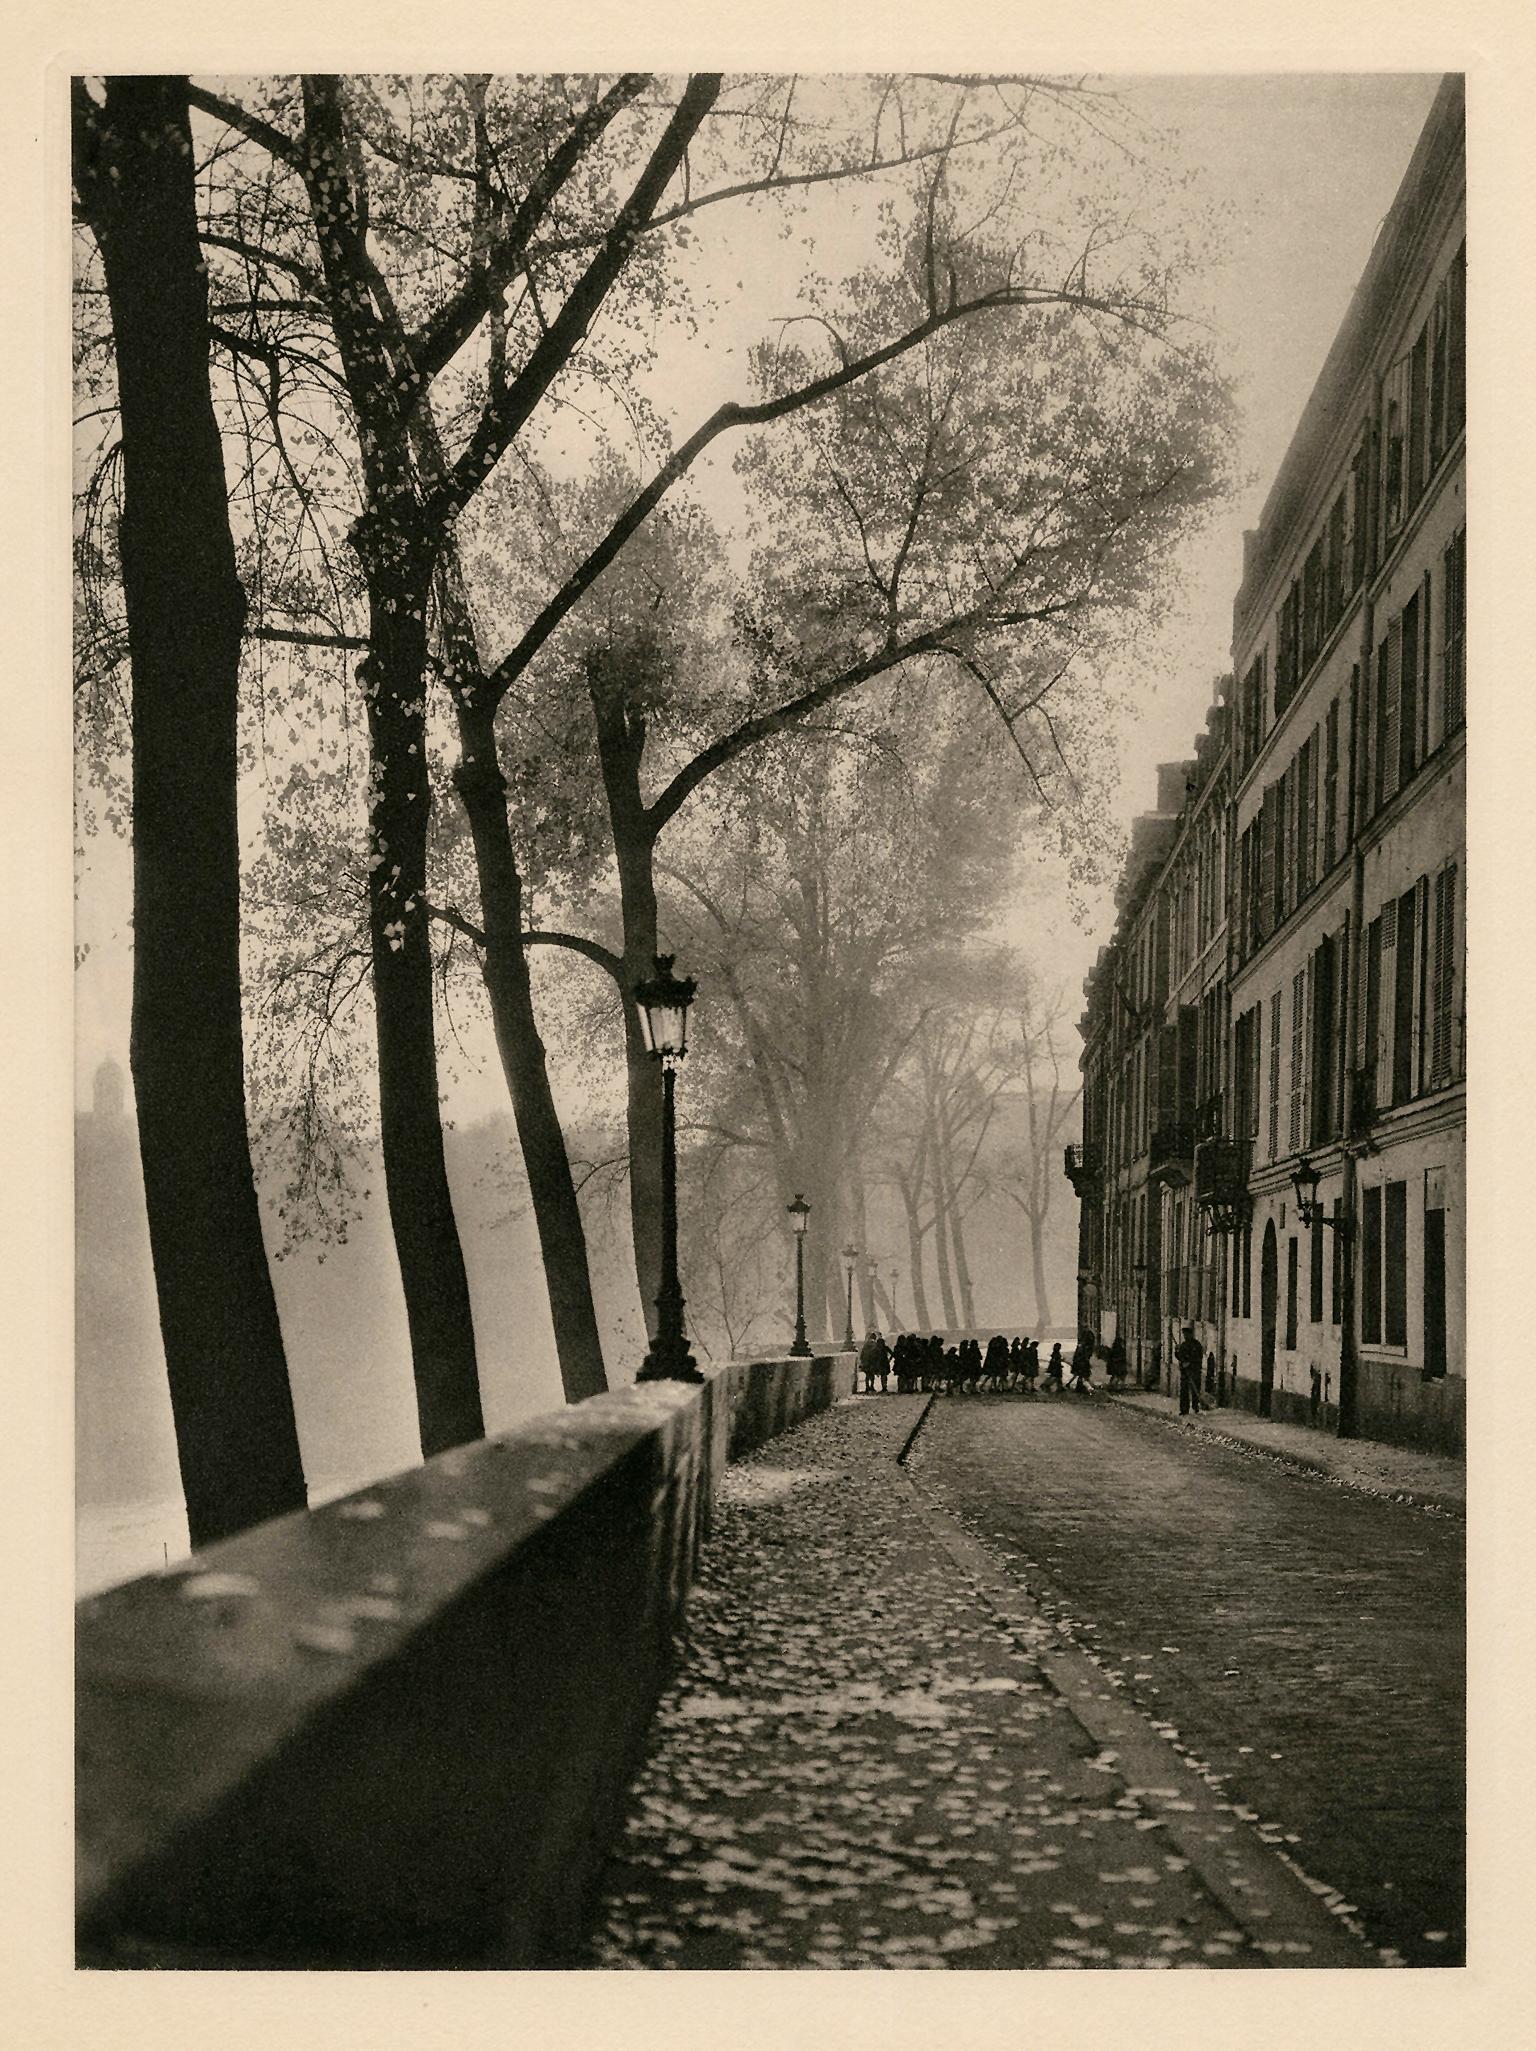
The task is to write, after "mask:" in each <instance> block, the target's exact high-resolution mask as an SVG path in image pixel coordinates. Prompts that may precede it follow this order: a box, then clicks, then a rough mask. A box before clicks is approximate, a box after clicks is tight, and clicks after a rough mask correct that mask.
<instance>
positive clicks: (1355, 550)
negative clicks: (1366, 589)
mask: <svg viewBox="0 0 1536 2051" xmlns="http://www.w3.org/2000/svg"><path fill="white" fill-rule="evenodd" d="M1370 463H1371V430H1370V427H1369V426H1368V425H1367V426H1366V427H1365V428H1364V429H1363V430H1362V432H1361V436H1360V444H1359V447H1358V448H1357V449H1356V450H1355V458H1354V461H1353V462H1352V463H1351V464H1350V466H1349V520H1348V531H1347V536H1346V539H1347V543H1348V548H1349V588H1350V590H1351V592H1354V591H1358V590H1359V588H1360V586H1361V585H1362V584H1363V583H1364V581H1365V547H1366V540H1367V538H1368V533H1369V525H1368V522H1367V520H1366V516H1365V515H1366V493H1367V490H1368V487H1369V479H1370V474H1371V473H1370Z"/></svg>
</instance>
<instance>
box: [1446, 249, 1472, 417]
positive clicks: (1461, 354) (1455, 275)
mask: <svg viewBox="0 0 1536 2051" xmlns="http://www.w3.org/2000/svg"><path fill="white" fill-rule="evenodd" d="M1448 283H1449V286H1450V292H1449V305H1448V307H1447V309H1446V313H1447V321H1446V325H1447V329H1448V335H1447V343H1446V391H1445V439H1446V442H1447V444H1449V443H1451V442H1453V441H1454V440H1455V439H1456V437H1457V435H1458V434H1460V432H1461V430H1462V427H1463V426H1464V425H1465V423H1466V418H1467V245H1466V244H1465V243H1463V244H1462V245H1461V247H1460V249H1458V250H1457V252H1456V259H1455V262H1454V263H1453V264H1452V265H1451V275H1450V279H1449V281H1448Z"/></svg>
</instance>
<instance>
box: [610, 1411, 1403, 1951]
mask: <svg viewBox="0 0 1536 2051" xmlns="http://www.w3.org/2000/svg"><path fill="white" fill-rule="evenodd" d="M923 1406H924V1399H923V1398H921V1397H895V1396H891V1397H885V1398H880V1399H877V1400H874V1401H869V1400H866V1399H863V1398H860V1399H858V1400H857V1401H856V1402H851V1403H844V1404H842V1405H840V1406H839V1407H838V1408H837V1409H836V1410H834V1411H832V1412H830V1413H828V1414H826V1415H824V1416H821V1417H818V1418H815V1419H813V1420H811V1421H810V1422H808V1423H807V1424H804V1425H802V1426H800V1427H799V1428H798V1429H796V1430H794V1431H792V1432H788V1433H786V1434H784V1436H783V1437H781V1438H779V1439H776V1440H775V1441H773V1443H772V1444H770V1445H768V1446H765V1447H763V1448H762V1449H761V1451H760V1452H758V1453H757V1454H755V1455H753V1456H752V1457H751V1458H750V1459H749V1460H746V1461H744V1462H742V1463H741V1464H740V1465H739V1466H736V1467H733V1468H732V1469H731V1470H730V1472H729V1473H728V1475H727V1476H726V1478H725V1482H724V1484H723V1487H722V1492H721V1496H720V1499H719V1503H718V1513H717V1518H716V1524H715V1529H714V1532H713V1534H712V1536H711V1538H710V1542H709V1545H708V1547H707V1549H706V1553H705V1563H704V1571H703V1575H702V1577H701V1580H700V1582H699V1583H698V1585H697V1586H696V1588H695V1591H694V1594H693V1596H692V1598H691V1601H690V1608H689V1638H690V1644H689V1649H688V1652H687V1655H686V1657H685V1659H684V1661H683V1664H682V1667H681V1669H680V1672H679V1674H678V1676H677V1678H676V1680H675V1682H674V1684H673V1686H672V1687H671V1688H670V1690H669V1691H668V1693H667V1695H666V1696H665V1697H664V1699H663V1701H662V1704H661V1706H660V1708H659V1710H658V1713H657V1718H656V1722H655V1724H654V1726H653V1729H652V1734H651V1743H650V1749H649V1755H648V1758H647V1760H646V1762H645V1764H644V1766H643V1768H642V1770H641V1772H640V1774H639V1776H638V1778H637V1780H636V1782H635V1785H634V1789H633V1796H632V1807H631V1813H630V1817H629V1821H628V1824H627V1827H626V1829H625V1831H624V1833H623V1835H622V1837H621V1838H620V1840H619V1842H618V1844H617V1846H616V1848H615V1853H614V1856H613V1858H612V1861H611V1863H610V1868H609V1873H608V1877H607V1881H606V1883H605V1888H604V1902H603V1907H602V1910H601V1913H600V1915H599V1917H598V1920H597V1927H596V1930H595V1933H594V1937H593V1940H592V1944H591V1948H590V1952H589V1954H588V1955H587V1956H586V1957H584V1958H581V1959H579V1960H575V1961H573V1963H577V1964H585V1965H589V1966H596V1967H599V1968H609V1969H613V1968H619V1969H626V1968H627V1969H642V1970H643V1969H655V1968H658V1967H661V1968H682V1969H701V1968H705V1969H707V1968H722V1967H724V1968H748V1969H750V1968H757V1969H763V1968H777V1969H784V1968H797V1967H824V1968H849V1967H868V1966H877V1967H878V1966H884V1967H909V1968H910V1967H930V1968H932V1967H946V1966H960V1967H967V1968H976V1967H1010V1968H1021V1967H1042V1966H1045V1967H1058V1968H1063V1967H1064V1968H1069V1969H1070V1968H1082V1967H1132V1968H1134V1967H1159V1968H1167V1967H1172V1966H1192V1967H1252V1966H1259V1965H1286V1966H1295V1965H1345V1966H1361V1965H1374V1964H1376V1963H1378V1958H1377V1955H1376V1954H1375V1953H1374V1952H1373V1951H1371V1950H1370V1949H1369V1948H1367V1947H1366V1946H1365V1945H1364V1944H1363V1942H1361V1940H1360V1939H1359V1938H1358V1936H1357V1935H1356V1934H1355V1933H1354V1931H1353V1930H1352V1928H1351V1927H1350V1926H1348V1925H1347V1924H1346V1922H1345V1921H1344V1919H1343V1916H1342V1914H1341V1913H1340V1912H1339V1910H1338V1909H1337V1908H1335V1909H1333V1910H1332V1912H1330V1907H1329V1906H1327V1905H1325V1903H1324V1901H1323V1900H1322V1899H1320V1896H1321V1895H1322V1894H1323V1893H1324V1892H1326V1890H1324V1889H1322V1888H1320V1887H1319V1886H1318V1885H1317V1884H1316V1883H1309V1882H1306V1881H1304V1880H1303V1879H1302V1878H1301V1877H1300V1876H1299V1875H1298V1874H1297V1873H1296V1872H1295V1870H1294V1869H1293V1868H1291V1867H1290V1866H1288V1865H1287V1864H1285V1863H1282V1860H1281V1858H1280V1857H1279V1855H1278V1854H1277V1852H1276V1850H1275V1849H1273V1848H1272V1847H1271V1845H1270V1844H1269V1843H1266V1842H1262V1841H1261V1840H1260V1838H1259V1836H1258V1834H1257V1833H1256V1832H1255V1831H1253V1830H1252V1829H1251V1828H1249V1826H1248V1824H1247V1823H1246V1822H1244V1821H1243V1820H1241V1819H1240V1818H1239V1817H1238V1815H1237V1814H1236V1813H1235V1811H1234V1809H1233V1807H1232V1805H1231V1804H1230V1803H1228V1802H1226V1801H1224V1800H1223V1799H1222V1798H1221V1796H1220V1794H1219V1792H1218V1791H1217V1790H1216V1789H1214V1788H1213V1787H1212V1786H1211V1785H1210V1784H1208V1782H1207V1781H1206V1780H1205V1779H1204V1778H1203V1777H1202V1776H1201V1775H1200V1774H1198V1773H1196V1772H1195V1771H1194V1770H1193V1769H1192V1768H1191V1767H1190V1766H1189V1765H1188V1764H1187V1763H1186V1762H1185V1761H1184V1760H1183V1759H1182V1758H1181V1757H1180V1755H1179V1754H1178V1753H1177V1752H1176V1751H1175V1750H1174V1748H1173V1746H1172V1745H1171V1744H1169V1743H1168V1742H1167V1741H1166V1740H1165V1739H1164V1738H1163V1737H1162V1736H1160V1735H1159V1734H1158V1733H1157V1732H1156V1731H1155V1730H1154V1728H1153V1726H1152V1725H1151V1724H1150V1723H1149V1722H1147V1721H1146V1720H1145V1719H1144V1718H1143V1717H1142V1716H1141V1715H1140V1714H1139V1713H1138V1712H1137V1711H1136V1710H1135V1709H1134V1708H1133V1707H1132V1706H1131V1704H1130V1703H1129V1701H1128V1700H1127V1699H1126V1698H1125V1696H1124V1695H1123V1693H1122V1692H1121V1691H1120V1690H1119V1689H1118V1688H1117V1687H1116V1685H1115V1684H1114V1682H1113V1681H1112V1680H1111V1678H1110V1677H1109V1676H1107V1675H1106V1673H1105V1672H1104V1671H1103V1669H1102V1668H1101V1667H1099V1666H1098V1665H1097V1664H1096V1663H1095V1662H1094V1661H1092V1660H1091V1659H1090V1658H1089V1657H1088V1656H1087V1654H1086V1653H1084V1652H1081V1651H1079V1650H1078V1649H1077V1648H1076V1647H1074V1646H1073V1645H1071V1644H1070V1643H1069V1642H1068V1641H1067V1639H1066V1638H1065V1637H1064V1636H1063V1635H1062V1634H1060V1633H1058V1632H1057V1631H1056V1630H1055V1629H1054V1627H1053V1626H1052V1625H1051V1624H1050V1623H1048V1622H1047V1621H1046V1619H1045V1618H1044V1617H1043V1615H1042V1614H1041V1612H1040V1611H1039V1610H1038V1608H1036V1607H1035V1606H1034V1605H1033V1604H1032V1603H1031V1602H1030V1601H1029V1599H1028V1597H1027V1596H1026V1595H1025V1593H1024V1590H1023V1587H1022V1584H1021V1583H1020V1582H1018V1581H1017V1580H1015V1579H1014V1578H1013V1577H1012V1576H1010V1575H1009V1574H1008V1573H1007V1572H1006V1571H1005V1570H1004V1569H1003V1568H1001V1567H1000V1566H999V1565H998V1563H997V1562H996V1561H994V1560H992V1559H990V1558H989V1557H988V1556H987V1555H986V1554H985V1553H983V1551H982V1549H981V1548H980V1546H979V1545H977V1544H976V1542H975V1541H974V1540H972V1539H971V1538H970V1537H969V1536H968V1534H966V1533H965V1532H964V1531H963V1530H962V1529H961V1527H960V1526H959V1525H958V1524H957V1523H955V1522H954V1521H953V1520H952V1519H950V1518H948V1517H947V1516H946V1515H945V1514H944V1513H943V1512H942V1511H940V1510H938V1509H936V1508H934V1507H933V1506H931V1505H929V1504H927V1503H925V1502H923V1501H922V1500H921V1499H920V1498H919V1496H918V1494H917V1492H916V1490H915V1489H914V1488H913V1486H912V1485H911V1483H910V1482H909V1481H908V1479H907V1477H906V1475H905V1472H904V1470H903V1469H902V1468H901V1467H900V1466H898V1464H897V1456H898V1454H899V1453H900V1452H901V1450H902V1448H903V1446H904V1444H905V1443H906V1442H907V1440H908V1438H909V1436H910V1434H911V1433H912V1431H913V1430H914V1428H915V1427H916V1426H917V1424H918V1423H919V1421H920V1419H921V1417H922V1414H923Z"/></svg>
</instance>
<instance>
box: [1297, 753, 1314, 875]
mask: <svg viewBox="0 0 1536 2051" xmlns="http://www.w3.org/2000/svg"><path fill="white" fill-rule="evenodd" d="M1316 755H1317V749H1316V747H1315V745H1314V743H1313V739H1312V736H1311V734H1308V736H1307V738H1306V740H1305V741H1304V742H1303V743H1302V747H1301V753H1300V754H1299V755H1298V757H1297V758H1296V901H1297V903H1298V904H1299V903H1300V902H1301V900H1302V899H1303V898H1304V897H1305V896H1306V894H1307V892H1308V891H1309V890H1310V889H1311V888H1312V872H1313V860H1312V778H1313V775H1314V770H1313V766H1312V765H1313V762H1314V760H1315V759H1316Z"/></svg>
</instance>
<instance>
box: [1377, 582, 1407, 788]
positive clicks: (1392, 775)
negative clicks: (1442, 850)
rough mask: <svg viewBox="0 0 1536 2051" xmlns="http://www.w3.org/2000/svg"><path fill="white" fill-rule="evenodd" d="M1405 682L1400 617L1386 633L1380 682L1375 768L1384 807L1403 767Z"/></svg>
mask: <svg viewBox="0 0 1536 2051" xmlns="http://www.w3.org/2000/svg"><path fill="white" fill-rule="evenodd" d="M1402 679H1403V622H1402V616H1401V614H1399V616H1398V617H1397V618H1396V619H1395V620H1394V621H1393V622H1392V625H1391V627H1390V628H1389V629H1388V632H1387V661H1386V667H1385V670H1384V672H1383V675H1382V677H1381V679H1380V689H1379V696H1378V708H1379V719H1380V728H1381V731H1380V734H1379V736H1378V760H1377V765H1376V782H1377V790H1378V793H1379V795H1380V800H1381V803H1382V804H1386V803H1387V801H1388V800H1389V799H1390V798H1394V797H1395V796H1396V795H1397V776H1398V770H1399V768H1400V767H1401V764H1400V762H1399V759H1398V699H1399V695H1400V693H1401V690H1402Z"/></svg>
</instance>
